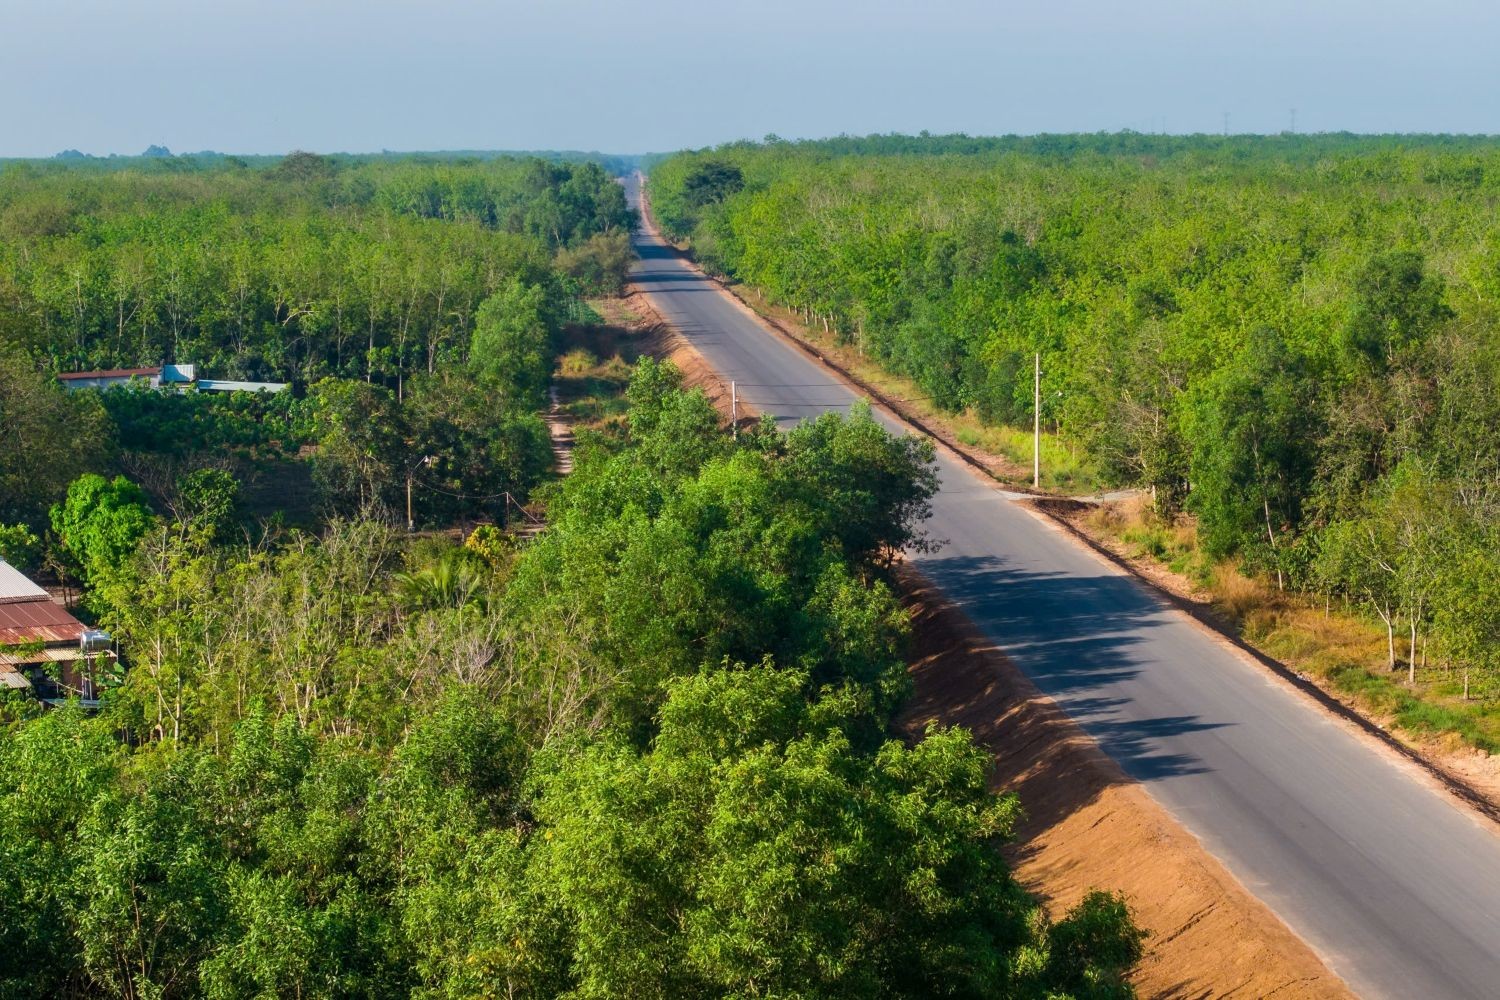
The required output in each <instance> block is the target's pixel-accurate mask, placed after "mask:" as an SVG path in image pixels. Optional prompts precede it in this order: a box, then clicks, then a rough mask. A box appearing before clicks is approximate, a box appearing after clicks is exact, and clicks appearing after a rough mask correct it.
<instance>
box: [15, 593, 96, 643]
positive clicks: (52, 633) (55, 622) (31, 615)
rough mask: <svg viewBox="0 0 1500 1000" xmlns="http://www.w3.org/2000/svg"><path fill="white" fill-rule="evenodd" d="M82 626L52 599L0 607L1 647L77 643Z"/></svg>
mask: <svg viewBox="0 0 1500 1000" xmlns="http://www.w3.org/2000/svg"><path fill="white" fill-rule="evenodd" d="M83 628H84V626H83V623H82V622H80V621H79V620H78V619H77V618H74V617H73V616H72V615H70V614H68V612H67V611H66V610H64V609H63V608H62V606H61V605H57V604H53V603H52V601H51V599H43V600H35V601H13V602H11V603H10V604H0V645H6V646H18V645H20V644H22V643H26V642H46V643H54V642H75V643H76V642H77V641H78V638H79V636H81V635H83Z"/></svg>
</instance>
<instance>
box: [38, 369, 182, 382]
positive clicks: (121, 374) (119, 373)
mask: <svg viewBox="0 0 1500 1000" xmlns="http://www.w3.org/2000/svg"><path fill="white" fill-rule="evenodd" d="M160 374H161V369H160V368H110V369H108V370H107V371H95V372H62V373H61V374H59V375H58V376H57V377H58V378H60V379H62V380H64V381H71V380H72V379H75V378H132V377H134V376H136V375H142V376H154V375H160Z"/></svg>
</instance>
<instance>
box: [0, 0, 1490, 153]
mask: <svg viewBox="0 0 1500 1000" xmlns="http://www.w3.org/2000/svg"><path fill="white" fill-rule="evenodd" d="M0 81H3V83H0V86H3V92H0V156H46V155H51V154H52V153H55V152H57V151H59V150H61V149H64V148H67V147H76V148H78V149H81V150H83V151H85V152H90V153H108V152H126V153H136V152H139V151H140V150H142V149H144V148H145V147H146V146H147V145H148V144H150V143H161V144H163V145H166V146H168V147H170V148H171V149H172V150H174V151H178V152H184V151H195V150H200V149H217V150H222V151H225V152H243V153H276V152H284V151H286V150H288V149H293V148H303V149H311V150H315V151H319V152H333V151H370V150H379V149H382V148H387V149H400V150H407V149H457V148H468V149H502V148H503V149H541V148H567V149H600V150H605V151H610V152H640V151H646V150H665V149H676V148H680V147H684V146H694V147H696V146H702V145H707V144H711V143H716V142H721V141H725V140H729V139H735V138H744V137H750V138H759V137H761V136H763V135H765V134H766V133H768V132H776V133H778V134H780V135H782V136H786V137H788V138H794V137H804V136H823V135H830V134H837V133H839V132H849V133H866V132H887V131H908V132H915V131H918V130H920V129H924V128H926V129H930V130H932V131H934V132H948V131H965V132H969V133H971V134H997V133H1006V132H1021V133H1032V132H1041V131H1094V130H1108V131H1114V130H1116V129H1121V128H1134V129H1137V130H1139V131H1159V130H1162V129H1163V128H1164V129H1165V130H1166V131H1171V132H1193V131H1209V132H1217V131H1219V130H1220V129H1221V128H1222V126H1223V113H1224V112H1225V111H1228V112H1229V113H1230V128H1231V130H1233V131H1254V132H1268V131H1280V130H1282V129H1284V128H1286V127H1287V126H1288V124H1289V120H1290V115H1289V111H1290V109H1291V108H1294V107H1295V108H1296V109H1297V127H1298V130H1299V131H1318V130H1339V129H1348V130H1351V131H1362V132H1374V131H1462V132H1500V4H1497V3H1495V2H1493V0H1490V2H1481V0H1410V2H1406V3H1394V2H1389V0H1363V2H1359V0H1322V2H1319V0H1304V2H1296V0H1218V2H1211V0H1203V2H1187V0H1129V2H1124V0H1121V2H1104V0H1043V2H1034V3H1013V2H989V3H986V2H980V0H930V2H926V3H896V2H892V0H865V2H861V3H855V2H845V3H832V2H827V0H761V2H757V3H738V4H726V3H714V2H711V0H642V2H640V3H633V4H626V3H604V2H586V0H555V2H549V3H543V2H537V3H516V2H504V0H492V2H489V3H481V2H469V0H432V2H428V3H420V4H419V3H416V2H412V0H261V2H254V3H251V2H246V0H0Z"/></svg>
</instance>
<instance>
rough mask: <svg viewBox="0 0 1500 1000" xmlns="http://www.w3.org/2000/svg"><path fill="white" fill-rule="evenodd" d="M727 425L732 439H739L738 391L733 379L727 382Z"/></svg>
mask: <svg viewBox="0 0 1500 1000" xmlns="http://www.w3.org/2000/svg"><path fill="white" fill-rule="evenodd" d="M729 426H730V428H731V429H730V433H731V434H733V435H734V439H735V440H736V441H738V440H739V439H740V391H739V388H738V387H737V386H736V385H735V383H734V382H733V381H730V383H729Z"/></svg>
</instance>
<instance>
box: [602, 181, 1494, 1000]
mask: <svg viewBox="0 0 1500 1000" xmlns="http://www.w3.org/2000/svg"><path fill="white" fill-rule="evenodd" d="M626 189H627V193H628V194H629V196H630V199H631V202H632V204H636V203H638V193H639V192H638V189H637V187H636V184H635V182H634V181H633V180H632V181H627V184H626ZM635 247H636V251H637V253H638V254H639V255H640V257H641V260H640V261H639V263H638V264H637V265H636V269H635V271H634V275H633V276H634V280H635V282H636V283H637V285H638V286H639V287H640V288H641V290H642V291H644V292H645V293H646V294H647V295H648V296H649V297H650V298H651V301H652V303H653V304H654V305H655V307H656V308H657V309H658V311H660V313H661V314H662V316H663V317H664V318H665V319H666V320H667V321H669V322H670V323H672V324H673V325H674V326H675V327H676V328H677V329H678V330H679V331H680V332H681V333H682V335H683V336H684V337H686V338H687V340H688V341H690V342H691V343H692V345H693V346H694V347H696V348H697V349H698V351H699V352H700V353H702V354H703V356H704V357H705V359H706V360H707V361H708V362H709V364H711V365H712V366H713V367H714V368H715V369H716V370H717V372H718V373H719V375H720V376H721V377H722V378H723V379H725V380H726V381H727V380H734V381H735V382H736V383H737V386H738V391H739V394H740V396H741V398H742V399H745V400H746V401H748V402H749V403H751V404H752V405H753V406H754V407H755V408H756V409H757V410H759V411H760V412H762V413H769V414H772V415H774V416H776V417H777V418H778V419H780V420H784V421H795V420H797V419H800V418H802V417H806V416H811V415H814V414H816V413H818V412H821V411H822V410H826V409H842V408H846V407H848V406H849V404H850V403H852V402H853V401H854V400H855V399H856V398H858V396H857V395H856V393H855V392H853V391H852V390H851V389H849V388H847V387H845V386H844V385H842V384H839V383H838V382H837V381H836V380H835V379H834V378H832V377H831V376H830V375H829V374H828V373H827V372H826V371H825V370H823V369H822V368H820V367H819V366H818V365H816V364H815V363H813V362H812V361H811V360H809V359H808V358H807V357H806V355H804V354H803V353H801V352H800V351H798V350H796V349H795V348H793V347H791V346H788V345H787V344H786V343H785V342H783V341H782V340H780V339H779V338H778V337H776V336H775V335H773V334H772V333H770V332H769V331H768V330H766V329H765V328H764V327H763V326H762V325H761V324H760V323H758V322H757V321H756V320H755V319H754V318H753V317H752V316H750V315H749V314H748V313H747V311H746V310H745V309H744V308H743V307H742V306H741V305H740V304H738V303H737V302H735V301H734V300H733V299H732V298H731V297H730V296H728V295H727V293H725V292H724V291H723V290H722V289H720V288H719V287H718V286H717V285H716V284H714V283H713V282H711V281H709V280H707V279H706V278H704V277H703V276H702V275H701V274H699V273H698V272H697V271H696V270H694V269H693V268H692V267H690V266H689V265H688V264H687V263H686V262H684V261H683V260H682V259H681V258H680V257H679V255H678V254H677V253H676V252H675V251H673V250H672V249H671V248H670V247H668V246H667V245H665V244H664V243H663V242H662V241H661V240H660V239H658V238H657V237H656V236H655V235H654V234H652V233H650V232H647V231H642V232H638V233H637V234H636V236H635ZM892 425H893V426H894V424H892ZM938 464H939V473H940V475H941V478H942V489H941V491H940V492H939V494H938V495H937V497H936V498H935V500H934V502H933V516H932V520H931V522H930V523H929V525H928V528H929V531H930V533H931V534H932V536H933V537H934V538H937V539H942V540H943V542H944V543H943V544H942V546H941V547H940V548H939V549H938V550H937V551H936V552H933V553H930V554H922V555H918V556H916V557H914V559H913V561H914V562H915V563H916V565H917V566H918V567H919V568H920V569H921V570H922V572H923V573H925V574H926V575H927V576H928V578H929V579H931V580H932V581H933V582H934V583H936V584H937V585H938V586H940V587H941V588H942V589H943V590H944V591H945V592H946V593H947V594H948V596H949V597H951V598H952V599H953V600H954V601H955V602H956V603H957V604H958V605H959V606H960V607H961V608H963V610H964V611H965V612H966V613H967V614H968V615H969V617H970V618H972V619H973V620H974V621H975V622H976V623H977V624H978V625H979V627H980V628H982V629H983V630H984V631H985V632H986V633H987V634H988V635H989V637H990V638H991V639H992V640H994V641H995V642H996V643H998V644H999V645H1000V646H1001V647H1002V648H1003V649H1004V650H1005V651H1006V652H1007V653H1008V654H1009V655H1010V657H1011V658H1012V659H1013V660H1014V661H1015V663H1016V664H1017V665H1018V666H1019V667H1020V668H1021V669H1022V670H1024V671H1025V672H1026V674H1027V675H1028V676H1029V677H1030V678H1031V679H1032V680H1033V681H1034V682H1035V683H1036V684H1037V686H1038V687H1039V688H1041V689H1042V690H1043V691H1044V692H1046V693H1047V694H1048V695H1049V696H1051V697H1052V698H1053V699H1054V700H1055V701H1056V702H1057V703H1058V704H1059V705H1061V706H1062V708H1063V709H1065V710H1066V711H1067V712H1068V714H1069V715H1071V716H1072V717H1073V718H1074V719H1075V720H1077V722H1078V723H1079V724H1080V725H1082V727H1083V728H1084V729H1085V730H1086V731H1087V732H1088V733H1089V734H1090V735H1092V736H1093V738H1094V739H1096V740H1097V741H1098V742H1099V745H1100V746H1101V747H1102V748H1103V749H1104V750H1105V751H1106V752H1107V753H1108V754H1109V755H1110V756H1111V757H1113V758H1114V759H1115V760H1116V761H1118V762H1119V763H1120V764H1121V766H1122V767H1123V768H1124V769H1125V770H1126V772H1128V773H1129V774H1130V775H1132V776H1133V777H1135V778H1136V779H1138V780H1139V781H1141V782H1142V783H1143V785H1144V787H1145V788H1146V790H1147V791H1148V792H1149V793H1150V794H1151V796H1152V797H1153V798H1155V799H1156V801H1157V802H1159V803H1160V804H1161V805H1162V806H1163V807H1165V808H1166V809H1167V810H1168V812H1170V813H1171V814H1172V815H1173V816H1174V817H1176V818H1177V820H1178V821H1179V822H1181V823H1182V824H1183V825H1184V826H1186V827H1187V828H1188V829H1189V830H1190V831H1192V833H1193V834H1194V835H1195V836H1197V837H1198V838H1199V839H1200V840H1201V841H1202V842H1203V844H1204V845H1205V846H1206V847H1207V848H1208V849H1209V850H1210V851H1211V852H1212V853H1213V854H1214V855H1215V856H1217V857H1218V858H1219V859H1220V860H1221V861H1223V862H1224V864H1225V865H1226V866H1227V867H1228V868H1229V869H1230V871H1232V872H1233V873H1234V875H1235V876H1236V877H1237V878H1239V879H1240V881H1241V882H1242V883H1243V884H1244V885H1245V886H1246V888H1248V889H1249V890H1250V891H1251V892H1252V893H1254V894H1255V895H1256V896H1258V897H1259V898H1260V899H1261V900H1263V901H1264V902H1265V903H1266V904H1267V905H1269V906H1270V907H1271V909H1272V910H1273V911H1275V912H1276V914H1277V915H1278V916H1280V917H1281V918H1282V919H1283V920H1285V921H1286V922H1287V924H1288V925H1289V926H1290V927H1291V928H1292V929H1293V930H1294V931H1295V932H1296V933H1298V934H1299V935H1301V936H1302V937H1303V938H1304V939H1305V940H1306V941H1307V942H1308V943H1309V944H1311V945H1312V947H1313V948H1314V949H1315V950H1316V951H1317V952H1318V954H1319V955H1320V956H1321V957H1322V958H1323V960H1324V961H1325V962H1326V963H1327V964H1328V965H1329V967H1330V968H1331V969H1332V970H1333V971H1334V972H1335V973H1337V974H1338V975H1339V976H1341V977H1342V978H1343V979H1344V981H1345V982H1347V983H1348V984H1349V985H1350V987H1351V988H1352V989H1353V990H1354V991H1355V992H1357V993H1359V994H1360V995H1362V996H1365V997H1391V998H1398V997H1399V998H1403V1000H1405V998H1423V1000H1440V998H1449V997H1451V998H1473V997H1496V996H1500V837H1497V836H1496V835H1495V834H1494V832H1493V831H1492V830H1491V828H1490V827H1489V826H1488V825H1487V823H1486V822H1485V821H1483V820H1481V819H1479V818H1478V817H1477V816H1475V815H1474V814H1472V813H1470V812H1469V811H1468V810H1466V809H1465V808H1463V807H1462V806H1460V805H1458V804H1457V803H1456V802H1455V801H1454V800H1452V799H1451V798H1450V797H1449V796H1448V795H1447V794H1446V793H1444V792H1442V791H1441V790H1439V789H1438V788H1436V787H1435V785H1434V784H1433V782H1432V781H1431V780H1430V779H1429V778H1427V777H1426V776H1425V775H1423V774H1421V773H1420V772H1419V771H1417V769H1416V768H1415V767H1414V766H1413V765H1411V764H1410V763H1407V762H1404V761H1401V760H1400V759H1399V758H1398V757H1397V756H1396V755H1395V754H1393V753H1391V752H1389V751H1386V750H1384V749H1381V748H1379V747H1376V746H1374V745H1372V742H1371V741H1370V740H1369V739H1368V738H1367V737H1362V736H1359V735H1357V734H1355V733H1353V732H1351V731H1350V729H1349V728H1348V727H1347V725H1346V724H1345V723H1342V722H1339V721H1337V720H1335V719H1333V718H1332V717H1331V716H1329V715H1328V714H1327V713H1326V712H1325V711H1323V710H1321V709H1319V708H1317V707H1316V706H1315V705H1313V704H1311V702H1310V701H1309V700H1308V699H1307V698H1306V697H1305V696H1303V695H1301V694H1299V693H1297V692H1296V691H1294V690H1292V689H1291V688H1290V687H1289V686H1288V685H1286V684H1285V683H1284V682H1282V681H1280V680H1278V679H1277V678H1275V677H1274V676H1272V675H1271V674H1270V673H1269V672H1268V671H1267V670H1265V669H1264V668H1263V667H1260V666H1258V665H1256V664H1254V663H1251V662H1249V661H1248V660H1246V659H1245V658H1243V657H1242V656H1241V655H1240V654H1239V653H1237V652H1235V651H1233V650H1232V649H1231V648H1229V647H1228V646H1227V645H1226V644H1225V643H1224V642H1222V641H1221V640H1219V639H1217V638H1215V637H1214V636H1212V635H1210V634H1208V633H1207V632H1206V631H1205V630H1203V629H1202V628H1201V627H1200V626H1198V625H1197V624H1195V623H1193V622H1192V621H1191V620H1190V619H1189V618H1188V617H1187V616H1186V615H1184V614H1182V613H1181V612H1178V611H1176V610H1173V609H1171V608H1169V607H1168V606H1166V605H1164V604H1163V603H1162V602H1161V601H1160V600H1159V599H1157V598H1156V597H1154V596H1153V595H1152V593H1151V592H1150V591H1149V590H1147V589H1146V588H1145V587H1143V586H1142V585H1141V584H1139V583H1138V582H1137V581H1136V580H1135V579H1134V578H1132V577H1131V576H1129V575H1128V574H1126V573H1125V572H1124V571H1122V570H1120V569H1119V568H1117V567H1115V566H1113V565H1112V564H1109V563H1107V562H1105V561H1104V560H1102V559H1100V558H1099V557H1097V556H1096V555H1094V554H1093V553H1092V552H1089V551H1088V550H1086V549H1085V548H1083V547H1082V546H1081V545H1079V544H1078V543H1077V542H1075V541H1073V540H1072V539H1071V538H1069V537H1068V536H1067V535H1066V534H1064V533H1063V532H1061V531H1060V530H1058V529H1056V528H1055V527H1053V526H1051V525H1049V524H1046V523H1045V522H1043V521H1041V520H1040V519H1039V518H1038V517H1037V516H1035V515H1033V514H1032V513H1031V512H1029V511H1027V510H1026V509H1024V508H1023V507H1021V506H1019V505H1017V504H1015V503H1014V502H1012V501H1011V500H1008V499H1006V498H1005V497H1004V496H1003V495H1002V493H1001V492H1000V491H999V490H996V489H995V488H993V485H992V484H991V483H988V482H986V481H985V480H983V479H982V478H981V477H980V476H979V475H978V474H977V473H975V472H974V471H972V470H971V469H969V468H968V467H967V466H964V465H961V464H960V463H958V462H957V461H955V460H953V459H951V458H949V457H947V456H940V457H939V463H938Z"/></svg>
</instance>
